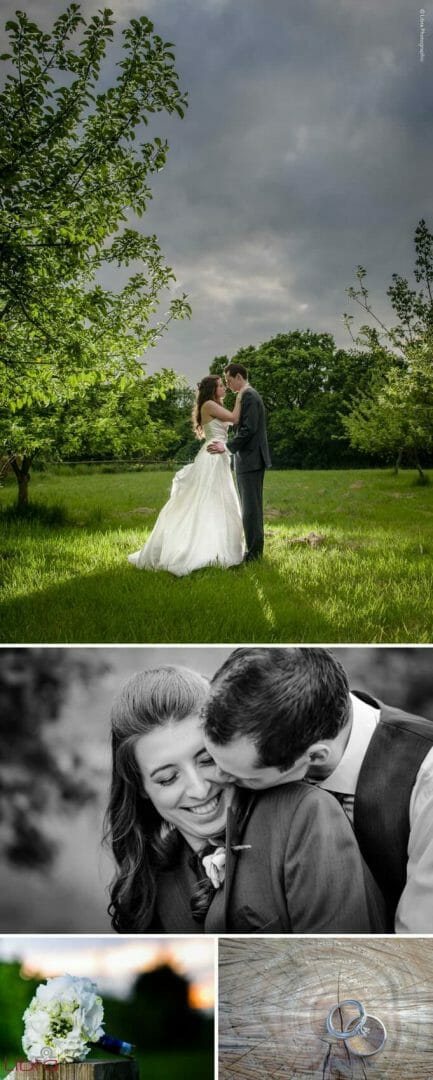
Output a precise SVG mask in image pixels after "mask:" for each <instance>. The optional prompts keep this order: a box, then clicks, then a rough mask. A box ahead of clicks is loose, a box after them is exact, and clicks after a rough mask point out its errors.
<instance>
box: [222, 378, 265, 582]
mask: <svg viewBox="0 0 433 1080" xmlns="http://www.w3.org/2000/svg"><path fill="white" fill-rule="evenodd" d="M234 432H235V433H234V436H233V438H232V439H231V440H230V442H229V450H231V452H232V454H234V458H235V469H236V477H237V482H238V488H239V498H240V500H241V508H242V521H243V526H244V532H245V540H246V545H247V551H246V556H245V558H246V559H247V560H248V561H249V560H250V559H257V558H259V556H260V555H261V554H262V552H263V542H264V531H263V477H264V474H265V469H269V467H270V465H271V458H270V454H269V446H268V437H267V434H266V415H265V406H264V404H263V401H262V399H261V397H260V394H258V393H257V390H254V389H253V387H252V386H249V387H248V389H247V390H245V392H244V394H243V395H242V405H241V416H240V420H239V423H238V424H237V425H236V426H235V428H234Z"/></svg>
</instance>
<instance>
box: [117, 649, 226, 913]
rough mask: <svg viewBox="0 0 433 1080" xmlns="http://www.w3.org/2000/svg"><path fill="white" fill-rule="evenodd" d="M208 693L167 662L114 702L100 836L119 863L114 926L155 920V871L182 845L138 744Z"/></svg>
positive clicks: (201, 907)
mask: <svg viewBox="0 0 433 1080" xmlns="http://www.w3.org/2000/svg"><path fill="white" fill-rule="evenodd" d="M208 692H209V682H208V680H207V679H205V678H204V676H203V675H200V674H199V673H198V672H196V671H191V670H190V669H189V668H184V667H175V666H169V665H167V666H164V667H159V668H155V669H152V670H147V671H139V672H138V673H137V674H136V675H133V676H132V677H131V678H130V679H129V680H128V682H127V683H126V684H125V686H123V688H122V689H121V691H120V693H119V695H118V697H117V698H116V700H115V701H114V704H113V708H112V713H111V725H112V755H113V765H112V769H113V771H112V781H111V794H110V801H109V805H108V810H107V819H106V837H105V839H106V840H107V841H108V842H109V843H110V844H111V847H112V850H113V854H114V857H115V860H116V864H117V870H116V875H115V878H114V881H113V882H112V885H111V903H110V906H109V909H108V911H109V914H110V915H111V919H112V926H113V928H114V930H117V931H127V930H145V929H146V928H147V927H148V926H149V924H151V923H152V916H153V909H154V904H155V898H156V879H157V876H158V874H159V873H160V871H161V870H167V869H170V868H171V867H173V866H175V865H176V863H177V861H178V858H179V853H180V849H181V846H182V842H181V837H180V836H179V833H178V832H177V829H176V828H174V827H172V826H171V825H168V824H167V822H165V821H164V820H163V819H162V817H161V815H160V814H159V813H158V811H157V810H156V809H155V807H154V805H153V803H152V801H151V799H150V798H148V796H147V795H146V792H145V791H144V788H143V782H142V777H141V772H140V769H139V766H138V762H137V759H136V756H135V745H136V743H137V742H138V740H139V739H140V738H141V737H142V736H143V735H146V734H147V732H149V731H152V729H153V728H155V727H164V726H165V725H166V724H169V723H173V722H177V721H179V722H180V721H182V720H186V719H187V717H189V716H191V715H193V714H194V713H197V714H199V713H200V712H201V710H202V708H203V706H204V703H205V701H206V698H207V695H208ZM168 737H169V736H168ZM203 885H204V886H206V889H205V891H206V897H205V898H204V900H203V902H202V901H201V893H202V892H203V888H201V889H199V890H198V891H199V893H200V896H193V897H192V902H191V907H192V911H193V914H194V917H195V918H197V920H198V921H200V919H203V918H204V915H205V913H206V909H207V906H208V904H209V899H210V898H209V896H208V895H207V894H208V893H209V889H208V888H207V886H208V885H209V880H208V879H207V878H206V880H205V882H204V883H203Z"/></svg>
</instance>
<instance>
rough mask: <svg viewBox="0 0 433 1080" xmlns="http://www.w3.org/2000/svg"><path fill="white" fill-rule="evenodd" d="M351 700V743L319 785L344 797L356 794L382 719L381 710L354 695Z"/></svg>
mask: <svg viewBox="0 0 433 1080" xmlns="http://www.w3.org/2000/svg"><path fill="white" fill-rule="evenodd" d="M350 700H351V704H352V710H353V716H352V729H351V732H350V735H349V742H348V744H347V746H346V749H345V751H344V754H343V757H342V758H341V760H340V761H339V763H338V765H337V767H336V769H334V772H332V773H331V774H330V776H327V777H326V779H325V780H321V781H320V783H319V785H318V786H319V787H322V788H325V790H326V791H338V792H341V794H342V795H354V794H355V791H356V785H357V783H358V776H359V772H360V768H361V765H362V762H363V760H364V757H365V754H366V751H367V747H368V744H369V742H370V739H371V737H372V735H373V732H374V729H375V727H376V724H378V722H379V719H380V709H375V708H374V707H373V705H369V704H368V703H367V702H366V701H362V700H361V698H358V697H355V695H354V694H351V695H350Z"/></svg>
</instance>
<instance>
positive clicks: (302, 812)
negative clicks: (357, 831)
mask: <svg viewBox="0 0 433 1080" xmlns="http://www.w3.org/2000/svg"><path fill="white" fill-rule="evenodd" d="M323 796H325V798H323ZM237 845H251V846H250V847H248V848H246V849H245V850H241V851H235V850H234V848H235V847H236V846H237ZM384 928H385V907H384V903H383V899H382V896H381V893H380V891H379V889H378V887H377V885H376V883H375V881H374V879H373V876H372V874H371V873H370V871H369V870H368V868H367V867H366V865H365V863H363V861H362V858H361V855H360V853H359V849H358V845H357V843H356V841H355V838H354V835H353V831H352V828H351V826H350V824H349V822H348V821H347V818H346V816H345V814H344V811H342V809H341V807H340V806H339V805H338V803H337V802H336V800H335V799H334V797H333V795H328V792H324V791H318V790H317V789H316V788H314V787H312V786H311V785H309V784H306V783H290V784H284V785H282V786H281V787H276V788H271V789H269V790H267V791H263V792H260V793H257V792H251V791H249V792H247V791H244V790H242V789H239V790H238V797H237V801H236V803H235V805H234V806H233V807H232V808H231V809H230V810H229V814H228V820H227V848H226V878H225V883H224V886H223V887H221V888H220V889H218V890H217V892H216V893H215V896H214V899H213V901H212V903H211V905H210V908H209V911H208V914H207V918H206V922H205V930H206V931H208V932H215V931H222V930H224V931H228V932H232V931H239V932H240V933H248V932H250V933H276V932H281V931H283V932H284V931H285V932H286V933H309V932H313V933H314V932H316V933H334V932H339V931H342V932H344V931H350V932H355V933H356V932H363V931H365V932H368V931H376V932H380V931H382V930H383V929H384Z"/></svg>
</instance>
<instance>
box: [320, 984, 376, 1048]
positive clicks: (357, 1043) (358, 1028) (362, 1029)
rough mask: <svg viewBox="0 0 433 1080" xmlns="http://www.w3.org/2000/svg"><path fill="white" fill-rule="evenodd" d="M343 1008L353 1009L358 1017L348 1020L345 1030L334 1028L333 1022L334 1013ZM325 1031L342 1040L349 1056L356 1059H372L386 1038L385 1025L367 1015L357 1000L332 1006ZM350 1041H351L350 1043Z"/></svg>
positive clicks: (350, 999) (348, 999)
mask: <svg viewBox="0 0 433 1080" xmlns="http://www.w3.org/2000/svg"><path fill="white" fill-rule="evenodd" d="M345 1006H352V1007H353V1008H355V1009H356V1010H357V1012H358V1016H355V1017H354V1018H353V1020H350V1022H349V1024H348V1026H347V1027H346V1028H335V1027H334V1022H333V1021H334V1016H335V1013H336V1012H338V1011H341V1009H343V1008H344V1007H345ZM326 1030H327V1032H328V1035H332V1036H333V1038H335V1039H343V1041H344V1042H345V1043H346V1046H348V1047H349V1049H350V1052H351V1054H355V1055H356V1057H373V1054H378V1053H379V1050H382V1047H383V1046H384V1045H385V1042H386V1038H387V1032H386V1028H385V1025H384V1024H383V1023H382V1021H381V1020H379V1018H378V1017H377V1016H372V1015H371V1013H367V1012H366V1010H365V1009H364V1006H363V1005H362V1003H361V1002H360V1001H358V1000H357V998H345V1000H344V1001H338V1002H337V1004H336V1005H333V1006H332V1009H330V1010H329V1013H328V1015H327V1017H326ZM350 1040H353V1041H352V1042H350ZM376 1044H377V1045H376Z"/></svg>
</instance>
